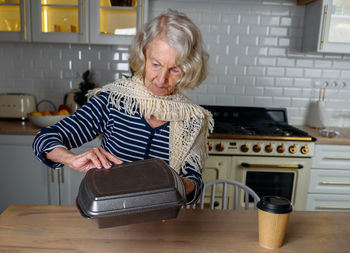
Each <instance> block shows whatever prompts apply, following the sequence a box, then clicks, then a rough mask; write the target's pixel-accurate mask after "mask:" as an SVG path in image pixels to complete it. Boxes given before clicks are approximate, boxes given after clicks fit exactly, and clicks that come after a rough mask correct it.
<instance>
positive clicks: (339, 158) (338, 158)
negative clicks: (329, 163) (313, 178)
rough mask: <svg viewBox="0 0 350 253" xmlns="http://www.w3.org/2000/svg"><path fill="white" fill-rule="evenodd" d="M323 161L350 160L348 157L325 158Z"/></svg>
mask: <svg viewBox="0 0 350 253" xmlns="http://www.w3.org/2000/svg"><path fill="white" fill-rule="evenodd" d="M323 159H327V160H350V157H348V156H325V157H324V158H323Z"/></svg>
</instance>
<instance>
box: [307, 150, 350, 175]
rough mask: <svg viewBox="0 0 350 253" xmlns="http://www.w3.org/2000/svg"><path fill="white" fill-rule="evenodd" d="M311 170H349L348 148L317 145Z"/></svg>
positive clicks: (349, 157)
mask: <svg viewBox="0 0 350 253" xmlns="http://www.w3.org/2000/svg"><path fill="white" fill-rule="evenodd" d="M312 168H320V169H343V170H350V146H345V145H319V144H317V145H316V146H315V156H314V157H313V159H312Z"/></svg>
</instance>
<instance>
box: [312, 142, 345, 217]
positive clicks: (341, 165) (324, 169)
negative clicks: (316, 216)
mask: <svg viewBox="0 0 350 253" xmlns="http://www.w3.org/2000/svg"><path fill="white" fill-rule="evenodd" d="M307 210H312V211H350V146H345V145H320V144H317V145H316V149H315V156H314V157H313V159H312V169H311V174H310V184H309V190H308V197H307Z"/></svg>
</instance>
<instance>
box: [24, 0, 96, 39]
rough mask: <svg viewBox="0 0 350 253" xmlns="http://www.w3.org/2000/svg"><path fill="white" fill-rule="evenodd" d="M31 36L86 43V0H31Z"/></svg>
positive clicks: (87, 5) (87, 4)
mask: <svg viewBox="0 0 350 253" xmlns="http://www.w3.org/2000/svg"><path fill="white" fill-rule="evenodd" d="M31 6H32V8H31V10H32V35H33V36H32V38H33V41H40V42H69V43H88V42H89V41H88V25H89V23H88V21H89V19H88V13H89V11H88V7H89V1H88V0H31Z"/></svg>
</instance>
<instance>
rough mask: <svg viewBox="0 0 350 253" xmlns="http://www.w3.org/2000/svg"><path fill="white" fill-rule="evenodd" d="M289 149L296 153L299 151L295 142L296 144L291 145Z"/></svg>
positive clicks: (290, 151)
mask: <svg viewBox="0 0 350 253" xmlns="http://www.w3.org/2000/svg"><path fill="white" fill-rule="evenodd" d="M288 150H289V153H291V154H295V153H296V152H297V147H296V146H295V144H294V145H293V146H290V147H289V148H288Z"/></svg>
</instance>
